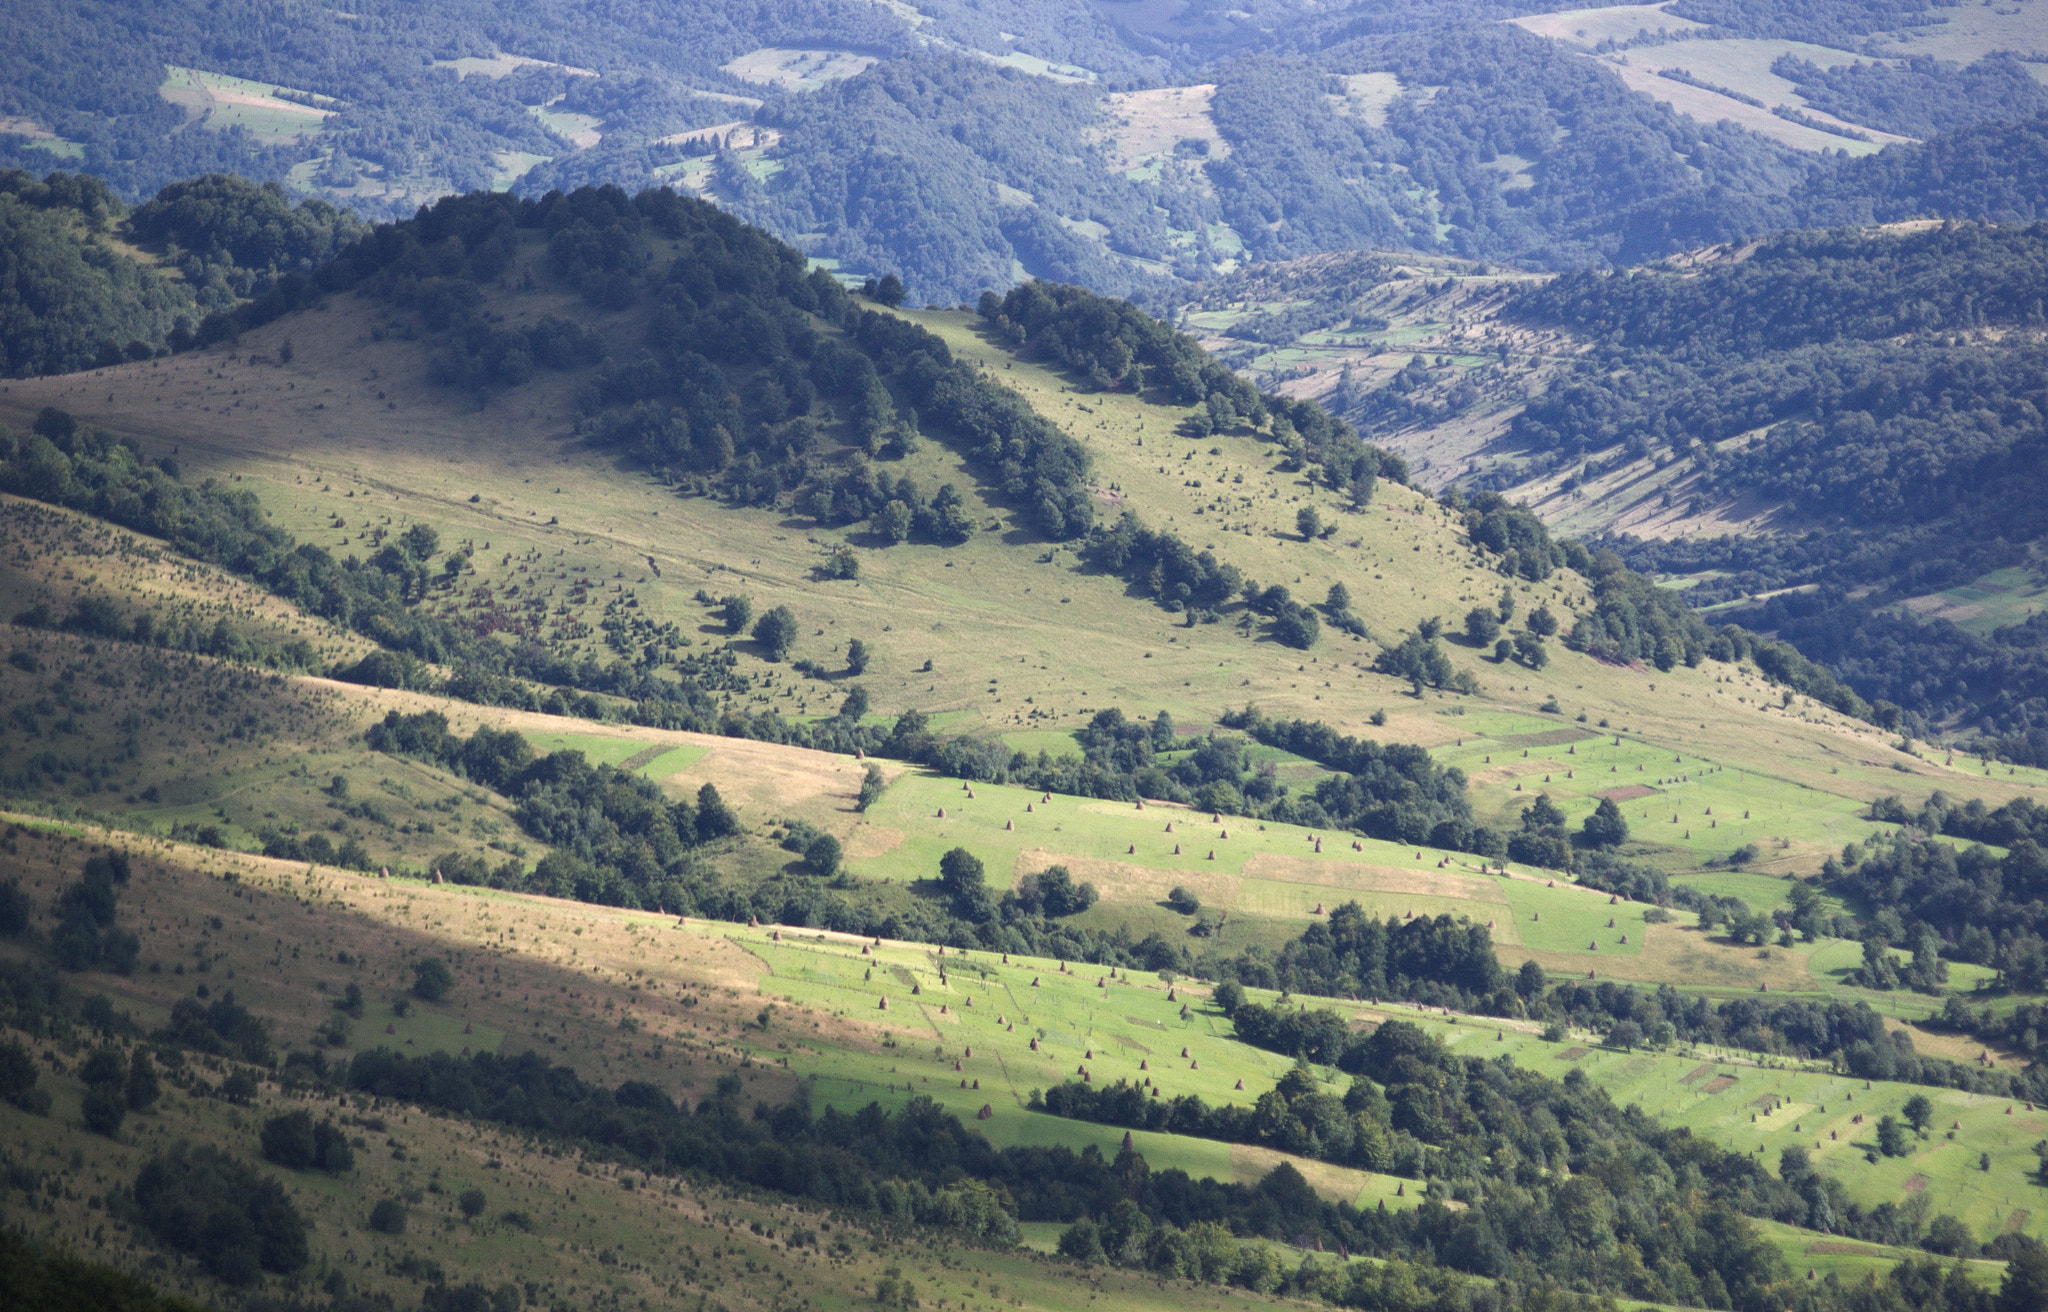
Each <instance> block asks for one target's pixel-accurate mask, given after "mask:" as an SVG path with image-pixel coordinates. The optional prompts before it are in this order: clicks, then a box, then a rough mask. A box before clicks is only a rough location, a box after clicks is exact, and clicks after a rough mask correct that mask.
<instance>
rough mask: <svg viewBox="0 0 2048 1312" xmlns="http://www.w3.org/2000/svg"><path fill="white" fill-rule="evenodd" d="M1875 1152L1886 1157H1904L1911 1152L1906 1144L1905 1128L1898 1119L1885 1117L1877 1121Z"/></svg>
mask: <svg viewBox="0 0 2048 1312" xmlns="http://www.w3.org/2000/svg"><path fill="white" fill-rule="evenodd" d="M1877 1150H1878V1151H1879V1152H1881V1153H1883V1154H1884V1155H1885V1156H1886V1157H1904V1156H1905V1155H1906V1154H1907V1153H1909V1152H1911V1151H1912V1148H1911V1147H1910V1146H1909V1145H1908V1144H1907V1143H1906V1127H1905V1126H1904V1125H1902V1124H1900V1122H1899V1118H1898V1117H1896V1116H1892V1115H1886V1116H1884V1117H1882V1118H1881V1119H1880V1120H1879V1121H1878V1123H1877Z"/></svg>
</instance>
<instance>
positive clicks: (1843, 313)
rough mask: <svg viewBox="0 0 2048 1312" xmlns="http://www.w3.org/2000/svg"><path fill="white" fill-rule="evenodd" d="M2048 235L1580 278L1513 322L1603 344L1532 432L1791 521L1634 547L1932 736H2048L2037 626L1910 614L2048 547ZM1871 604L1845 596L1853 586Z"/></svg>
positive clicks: (1892, 235)
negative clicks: (1932, 728) (1741, 606)
mask: <svg viewBox="0 0 2048 1312" xmlns="http://www.w3.org/2000/svg"><path fill="white" fill-rule="evenodd" d="M2044 304H2048V223H2033V224H2029V225H2026V226H2014V227H2005V228H1991V227H1983V226H1978V225H1970V224H1944V225H1937V226H1931V227H1925V228H1922V229H1920V230H1917V231H1912V230H1908V231H1859V230H1837V231H1830V232H1815V233H1796V234H1791V235H1788V236H1785V237H1780V238H1776V239H1773V240H1771V241H1767V242H1764V243H1762V244H1761V245H1759V246H1756V247H1755V248H1754V249H1745V250H1743V251H1739V252H1737V253H1735V254H1734V255H1732V256H1731V257H1728V258H1724V259H1720V260H1718V261H1716V262H1713V263H1711V264H1709V265H1707V266H1706V267H1705V268H1703V269H1700V270H1697V271H1679V270H1643V271H1638V272H1636V273H1634V274H1632V275H1613V276H1607V275H1599V274H1577V275H1572V276H1569V277H1566V278H1562V279H1558V280H1557V281H1555V282H1553V283H1551V284H1549V285H1548V286H1545V287H1542V288H1540V289H1536V290H1532V291H1529V292H1526V293H1524V294H1522V295H1521V296H1520V297H1519V298H1518V299H1517V300H1516V302H1515V303H1514V304H1513V306H1512V307H1511V308H1510V311H1509V314H1510V315H1511V316H1512V317H1514V318H1518V319H1520V320H1521V321H1523V322H1525V323H1529V324H1548V325H1555V326H1562V327H1565V328H1568V329H1569V330H1571V331H1572V332H1574V333H1576V334H1580V335H1583V336H1584V337H1586V338H1589V339H1591V340H1592V341H1593V342H1594V343H1595V346H1594V349H1593V350H1592V351H1591V352H1590V353H1589V354H1588V355H1587V356H1586V357H1585V358H1584V359H1583V360H1582V361H1581V362H1580V363H1579V364H1578V365H1577V366H1576V367H1575V368H1574V369H1573V370H1572V371H1571V372H1570V373H1569V374H1568V375H1567V376H1565V377H1564V378H1562V379H1560V380H1559V381H1558V382H1556V383H1554V384H1553V385H1552V386H1551V387H1550V388H1549V389H1548V390H1547V391H1546V392H1545V393H1544V394H1542V395H1541V396H1539V397H1537V398H1536V399H1535V400H1534V401H1532V402H1531V403H1530V404H1529V406H1528V408H1527V409H1526V410H1525V411H1524V412H1523V413H1522V415H1521V416H1520V417H1518V418H1517V419H1516V420H1515V421H1514V425H1513V428H1512V437H1513V439H1514V440H1516V441H1518V442H1520V443H1521V444H1522V445H1524V446H1525V447H1526V448H1527V449H1528V450H1530V451H1531V452H1533V453H1535V454H1536V456H1537V459H1538V463H1539V465H1541V464H1545V463H1547V464H1548V465H1549V466H1550V467H1551V468H1553V469H1571V468H1573V467H1582V468H1583V470H1584V472H1585V473H1588V474H1591V473H1594V472H1596V471H1597V470H1599V469H1601V468H1603V467H1605V466H1607V465H1608V464H1610V463H1612V462H1616V461H1619V462H1631V461H1645V460H1647V461H1650V462H1652V463H1654V464H1656V465H1657V466H1658V467H1659V468H1662V469H1665V470H1667V471H1670V473H1669V479H1670V481H1668V482H1667V483H1666V484H1665V487H1666V490H1667V494H1668V495H1670V496H1672V497H1674V498H1687V497H1689V498H1691V500H1692V503H1693V506H1694V508H1695V509H1711V508H1712V507H1714V506H1716V505H1719V504H1722V503H1724V502H1728V501H1731V500H1733V499H1735V498H1750V499H1751V501H1750V503H1749V504H1750V505H1751V506H1752V507H1754V506H1755V505H1758V504H1762V505H1768V506H1777V507H1780V508H1781V510H1782V513H1783V514H1784V515H1785V516H1786V517H1787V518H1788V520H1789V522H1790V523H1791V524H1792V525H1794V526H1796V527H1795V530H1794V531H1791V532H1786V533H1780V534H1778V535H1775V536H1769V537H1741V538H1736V537H1728V538H1720V539H1714V540H1697V539H1694V540H1680V541H1670V542H1665V541H1638V542H1629V543H1623V544H1621V545H1622V547H1623V550H1624V552H1625V554H1626V556H1627V557H1628V558H1629V559H1630V560H1631V561H1632V563H1634V564H1635V565H1636V566H1637V567H1638V568H1643V569H1648V570H1654V571H1666V572H1672V573H1680V574H1698V575H1702V576H1703V577H1701V578H1700V579H1699V581H1698V582H1697V583H1696V585H1695V586H1694V587H1693V588H1692V589H1691V590H1690V591H1689V592H1688V594H1687V595H1688V597H1689V598H1690V599H1691V600H1692V601H1694V603H1695V604H1710V603H1714V602H1721V601H1729V600H1740V599H1742V598H1745V597H1749V596H1753V595H1756V594H1759V593H1766V592H1775V591H1778V590H1780V589H1785V588H1802V587H1808V588H1812V589H1815V590H1813V591H1809V592H1806V593H1802V594H1800V595H1794V596H1784V597H1779V598H1777V599H1776V600H1774V601H1772V602H1771V603H1769V605H1767V606H1764V607H1762V608H1760V609H1758V610H1756V611H1755V612H1753V613H1747V614H1740V615H1738V616H1737V618H1740V619H1744V620H1746V621H1747V622H1749V623H1750V624H1751V625H1752V626H1754V627H1761V628H1766V629H1772V630H1776V631H1779V632H1780V633H1781V635H1782V636H1784V637H1786V638H1788V639H1790V640H1791V641H1793V642H1794V643H1795V644H1797V645H1798V646H1799V647H1800V648H1801V650H1802V651H1804V652H1805V653H1806V654H1807V655H1808V656H1810V657H1813V658H1815V659H1819V660H1823V661H1826V662H1828V663H1829V664H1830V665H1832V666H1833V667H1834V668H1835V669H1836V670H1837V672H1838V673H1840V674H1841V675H1842V676H1843V677H1844V678H1845V679H1847V680H1848V682H1849V683H1850V684H1851V686H1853V687H1855V688H1856V689H1857V691H1858V692H1859V693H1861V694H1862V695H1863V696H1865V697H1866V698H1869V699H1871V700H1873V701H1886V702H1892V703H1895V704H1897V705H1898V706H1900V707H1903V708H1904V709H1905V710H1906V711H1907V712H1910V713H1911V714H1912V715H1913V716H1914V717H1916V718H1917V719H1918V720H1920V721H1925V722H1927V723H1928V724H1945V725H1947V726H1948V727H1950V728H1962V729H1967V730H1974V731H1978V732H1982V733H1985V734H1987V735H1990V736H1991V737H1993V738H2000V739H2009V740H2011V741H2009V742H2007V743H2006V744H2005V746H2006V749H2007V750H2010V751H2015V752H2019V753H2020V754H2022V755H2025V756H2026V757H2027V758H2028V759H2034V758H2035V757H2037V756H2038V755H2039V753H2038V752H2037V751H2036V750H2035V748H2033V747H2027V746H2024V745H2023V744H2022V743H2021V741H2020V740H2021V739H2023V738H2025V736H2026V735H2028V734H2029V733H2033V732H2036V731H2038V730H2040V729H2042V728H2043V727H2044V726H2048V701H2044V700H2043V698H2044V697H2048V647H2044V645H2043V643H2044V637H2048V634H2044V632H2043V631H2042V629H2041V626H2039V625H2020V626H2016V627H2012V628H2008V629H2000V630H1997V631H1995V632H1991V633H1987V634H1968V633H1964V632H1962V631H1961V630H1958V629H1955V628H1954V627H1953V626H1950V625H1947V624H1944V623H1942V622H1938V621H1937V622H1935V623H1931V624H1930V623H1925V622H1921V621H1918V620H1915V619H1913V618H1911V617H1910V616H1907V615H1903V614H1900V615H1894V614H1891V613H1890V612H1889V609H1888V608H1889V607H1891V606H1893V605H1894V604H1895V603H1897V602H1899V601H1900V600H1903V599H1906V598H1910V597H1915V596H1920V595H1924V594H1929V593H1934V592H1938V591H1940V590H1942V589H1945V588H1951V587H1955V586H1958V585H1961V584H1965V583H1968V582H1969V581H1970V580H1972V579H1975V578H1978V577H1980V576H1982V575H1984V574H1986V573H1988V572H1991V571H1993V570H1997V569H2001V568H2007V567H2014V566H2029V567H2031V562H2032V560H2033V550H2034V546H2035V544H2037V543H2040V542H2041V541H2042V540H2043V538H2044V536H2048V511H2044V506H2048V468H2044V464H2043V458H2044V454H2048V427H2044V420H2043V415H2044V414H2048V347H2044V346H2043V344H2042V340H2041V336H2042V332H2043V330H2044V329H2048V310H2044V308H2043V307H2044ZM1852 592H1853V593H1854V594H1855V596H1856V600H1854V601H1851V600H1849V595H1850V593H1852Z"/></svg>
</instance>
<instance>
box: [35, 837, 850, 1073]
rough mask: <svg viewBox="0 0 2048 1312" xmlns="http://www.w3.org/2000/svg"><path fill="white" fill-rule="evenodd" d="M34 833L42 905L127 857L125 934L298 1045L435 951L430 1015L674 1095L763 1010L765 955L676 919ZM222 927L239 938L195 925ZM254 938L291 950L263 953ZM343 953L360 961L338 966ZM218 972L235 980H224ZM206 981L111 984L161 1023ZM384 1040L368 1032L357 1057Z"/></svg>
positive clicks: (166, 974)
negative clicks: (197, 961)
mask: <svg viewBox="0 0 2048 1312" xmlns="http://www.w3.org/2000/svg"><path fill="white" fill-rule="evenodd" d="M24 819H26V818H24ZM27 823H28V824H29V825H30V826H31V827H30V828H29V829H28V830H27V831H26V832H24V833H21V834H19V835H17V837H16V839H15V840H14V841H15V842H16V844H17V845H18V851H17V852H16V853H14V854H12V855H11V856H10V857H9V865H10V871H11V873H17V874H19V875H20V877H21V878H22V882H23V885H24V887H25V888H26V889H27V890H28V891H29V892H30V893H31V895H32V896H34V897H35V899H36V901H37V903H38V904H39V905H41V906H45V907H48V906H52V905H54V903H55V901H56V894H57V891H58V889H59V887H60V886H61V885H62V883H64V882H66V881H69V880H71V879H73V878H75V877H76V872H77V869H78V866H79V864H80V863H81V862H82V861H83V859H84V857H85V856H86V854H87V853H89V852H90V851H92V850H94V845H97V844H106V845H110V846H115V847H119V848H122V849H124V850H126V851H128V852H129V853H130V855H131V859H132V861H133V874H132V875H131V877H130V880H129V885H128V887H127V889H126V891H124V893H123V895H122V897H121V900H120V905H119V911H118V916H119V922H118V923H120V924H121V925H122V926H123V927H124V928H126V929H129V930H130V931H132V932H133V933H135V934H136V935H137V937H138V938H139V939H140V940H141V946H142V957H143V959H144V960H145V961H160V962H168V961H176V960H179V959H180V958H184V959H186V960H190V959H191V958H192V956H193V955H194V952H193V948H194V946H195V945H197V946H199V947H200V948H202V949H203V951H204V953H205V956H204V957H203V958H202V959H205V960H207V961H208V962H209V964H210V965H215V966H216V967H224V968H229V969H232V970H233V972H234V973H233V976H232V987H233V988H234V990H235V996H236V1000H237V1001H238V1002H240V1003H241V1004H242V1005H243V1006H246V1007H248V1008H249V1009H250V1010H251V1011H253V1012H255V1013H256V1014H257V1015H259V1016H261V1017H262V1018H264V1019H265V1020H267V1021H269V1022H270V1023H271V1024H272V1025H273V1026H274V1027H275V1030H276V1033H277V1036H278V1040H279V1043H280V1045H281V1046H284V1047H298V1046H302V1045H304V1044H305V1043H306V1041H307V1039H308V1036H309V1035H310V1034H311V1032H312V1031H313V1030H314V1029H315V1028H316V1027H317V1026H319V1025H320V1024H322V1023H323V1022H324V1021H325V1020H326V1019H327V1018H328V1017H329V1016H331V1015H332V1014H333V1012H332V1008H331V1007H330V1006H329V1002H328V997H329V995H332V994H334V993H335V992H337V991H338V990H339V989H340V987H341V984H342V983H343V982H344V981H347V980H351V979H353V980H356V981H359V982H360V983H361V984H362V985H363V988H364V991H365V993H366V994H368V995H369V996H370V997H371V998H372V999H377V998H381V997H389V996H393V995H396V994H399V993H402V992H403V991H404V989H405V988H406V987H407V985H408V983H409V980H410V962H411V960H412V959H415V958H417V957H418V956H420V955H426V954H433V955H439V956H441V957H443V958H444V959H445V960H447V961H448V963H449V964H450V966H451V967H452V968H453V970H454V971H455V975H456V980H457V983H456V988H455V990H454V991H453V992H452V993H451V994H450V995H449V997H448V998H447V999H446V1000H444V1001H443V1002H441V1003H437V1004H433V1005H432V1006H431V1007H427V1008H421V1009H419V1010H418V1012H417V1013H416V1014H417V1015H418V1016H420V1017H422V1018H424V1019H427V1020H432V1019H434V1018H436V1017H439V1018H443V1019H444V1020H445V1019H457V1020H461V1021H464V1022H473V1023H474V1024H475V1026H476V1027H477V1030H478V1032H479V1033H482V1032H485V1031H486V1030H495V1031H497V1032H499V1033H500V1034H502V1035H503V1038H502V1040H500V1046H499V1048H498V1050H499V1051H500V1052H502V1053H504V1054H506V1055H512V1054H516V1053H519V1052H524V1051H536V1052H540V1053H542V1054H544V1055H545V1056H547V1057H548V1058H549V1059H550V1060H552V1061H556V1062H565V1063H568V1064H570V1065H573V1066H576V1067H578V1068H579V1069H584V1068H597V1067H603V1066H604V1065H605V1063H609V1065H608V1067H605V1068H606V1069H607V1070H608V1073H610V1074H612V1075H615V1076H616V1077H618V1078H630V1079H646V1080H650V1081H652V1082H654V1083H656V1084H658V1085H660V1086H661V1087H663V1088H669V1089H675V1088H683V1089H694V1088H697V1087H699V1086H700V1085H701V1086H702V1087H705V1088H708V1087H709V1085H710V1084H711V1083H712V1082H714V1081H715V1080H716V1079H717V1078H718V1076H719V1075H721V1074H724V1073H725V1072H726V1071H728V1070H732V1069H734V1068H735V1066H736V1065H737V1064H738V1062H739V1061H740V1060H742V1058H740V1057H739V1056H738V1054H735V1053H733V1052H732V1050H731V1049H730V1048H729V1047H726V1048H720V1046H719V1039H718V1035H719V1034H721V1033H722V1032H723V1029H722V1027H725V1026H728V1025H735V1026H736V1025H739V1024H742V1023H745V1022H746V1021H747V1020H749V1019H751V1018H752V1016H753V1015H754V1014H755V1013H756V1012H757V1011H758V1010H759V1007H760V997H759V992H760V980H761V978H762V976H763V974H764V973H765V966H764V964H763V963H762V962H761V960H760V959H759V958H757V957H755V956H753V955H752V954H751V953H749V952H747V951H745V950H744V949H743V948H741V947H739V946H738V945H736V944H734V943H732V942H731V941H730V940H729V939H727V938H726V937H725V936H723V935H720V934H715V933H705V932H702V931H696V932H692V931H691V930H682V929H677V928H676V927H675V925H676V921H675V920H674V918H672V917H658V916H655V915H652V914H651V913H648V912H637V911H624V910H620V909H616V908H607V907H598V906H593V905H590V904H586V903H579V902H568V901H561V900H557V899H553V898H545V897H537V896H533V895H529V894H516V893H507V892H502V891H498V890H492V889H484V888H466V887H461V886H457V885H452V884H449V885H433V884H422V883H418V882H414V881H410V880H403V879H388V880H387V879H380V878H378V877H377V876H375V875H363V874H356V873H353V872H347V871H340V870H336V869H334V868H332V867H328V866H318V867H312V866H308V865H307V864H306V863H304V862H289V861H275V860H270V859H267V858H264V857H260V856H253V855H250V854H246V853H239V852H231V851H226V850H215V849H207V848H198V847H192V846H187V845H184V844H178V843H169V842H165V841H162V840H159V839H151V838H146V837H140V836H137V835H133V834H122V833H115V832H111V831H106V830H99V829H94V828H90V827H84V826H77V827H75V828H76V829H77V830H78V832H79V833H80V835H81V837H79V838H66V837H61V836H57V835H54V834H51V833H50V832H48V831H45V830H40V829H37V828H34V827H33V826H34V825H36V824H39V823H47V822H40V821H34V820H27ZM315 911H317V912H318V913H319V914H317V915H313V914H308V913H309V912H315ZM214 917H218V918H220V920H222V921H225V922H232V923H233V925H234V926H235V927H236V928H235V929H234V930H232V931H230V932H223V933H211V934H209V933H207V932H206V931H205V930H204V929H203V928H199V929H195V927H203V926H205V925H206V924H207V923H208V922H209V921H210V920H212V919H213V918H214ZM244 936H246V938H245V937H244ZM251 943H264V944H271V943H275V944H277V945H278V947H279V948H280V949H281V950H265V951H263V952H260V953H258V952H255V951H253V950H252V949H251V948H249V947H248V946H247V945H248V944H251ZM301 949H303V951H301ZM337 949H340V950H345V951H347V952H348V954H349V955H350V957H351V958H352V959H353V960H352V962H351V964H350V965H348V966H342V965H340V964H339V963H338V962H337V960H336V955H335V954H336V951H337ZM212 974H213V978H214V982H215V983H216V985H218V982H219V981H220V979H221V978H222V977H223V975H224V974H225V971H224V970H222V969H218V968H217V969H215V970H214V971H213V972H212ZM206 978H207V976H206V975H205V974H200V975H199V976H198V978H197V979H195V978H194V976H193V974H192V973H190V972H188V973H187V974H186V975H184V976H178V975H176V974H174V973H173V972H172V971H170V970H164V971H162V972H161V973H149V972H145V971H137V972H136V973H135V974H134V975H132V976H111V975H110V976H107V977H106V978H105V979H104V980H96V981H95V985H94V987H95V988H96V989H103V990H104V991H106V992H107V993H108V994H109V995H110V997H111V998H112V1000H113V1001H114V1004H115V1006H116V1007H117V1008H119V1009H121V1010H124V1011H129V1012H131V1013H132V1014H134V1015H135V1016H136V1018H137V1020H138V1021H140V1022H141V1023H143V1024H144V1025H145V1027H149V1026H154V1025H156V1024H159V1023H161V1022H162V1020H163V1019H164V1018H165V1017H166V1016H168V1014H169V1011H170V1008H171V1006H172V1004H173V1003H174V1002H176V1001H177V1000H178V999H179V998H180V997H185V996H190V995H191V993H192V990H193V988H194V985H195V984H196V983H198V982H204V981H205V980H206ZM686 998H687V999H688V1001H686V1000H685V999H686ZM624 1016H631V1017H633V1018H634V1019H635V1020H636V1021H637V1022H638V1024H639V1027H640V1028H639V1030H638V1031H637V1032H634V1033H626V1032H622V1031H621V1030H620V1029H619V1027H618V1026H617V1025H616V1024H615V1023H614V1021H615V1019H616V1018H618V1017H624ZM380 1037H381V1036H379V1035H377V1034H375V1033H374V1032H373V1031H372V1028H371V1026H369V1025H367V1024H365V1025H358V1026H356V1027H355V1029H354V1032H353V1035H352V1041H351V1042H350V1044H349V1045H348V1047H349V1048H351V1049H360V1048H364V1047H368V1046H371V1045H372V1044H373V1043H375V1042H377V1041H378V1040H379V1038H380ZM849 1037H854V1038H855V1039H856V1041H858V1040H859V1038H860V1037H864V1033H863V1035H861V1036H853V1035H850V1036H849ZM456 1042H457V1043H460V1042H461V1040H459V1039H458V1040H456ZM658 1044H669V1045H673V1046H672V1047H670V1048H669V1049H668V1051H667V1053H666V1055H665V1056H664V1055H660V1054H658V1053H657V1052H656V1051H655V1048H654V1047H653V1046H651V1045H658ZM451 1051H452V1049H451ZM746 1078H747V1081H748V1085H749V1092H750V1093H753V1092H754V1091H755V1090H757V1089H758V1090H759V1092H760V1093H761V1095H762V1096H766V1097H770V1098H776V1097H782V1096H785V1095H786V1093H787V1091H788V1090H790V1089H792V1088H793V1087H794V1077H793V1076H789V1075H788V1074H787V1073H785V1072H780V1071H776V1070H773V1069H772V1068H766V1067H762V1066H758V1065H753V1064H751V1063H750V1064H748V1065H747V1067H746Z"/></svg>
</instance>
